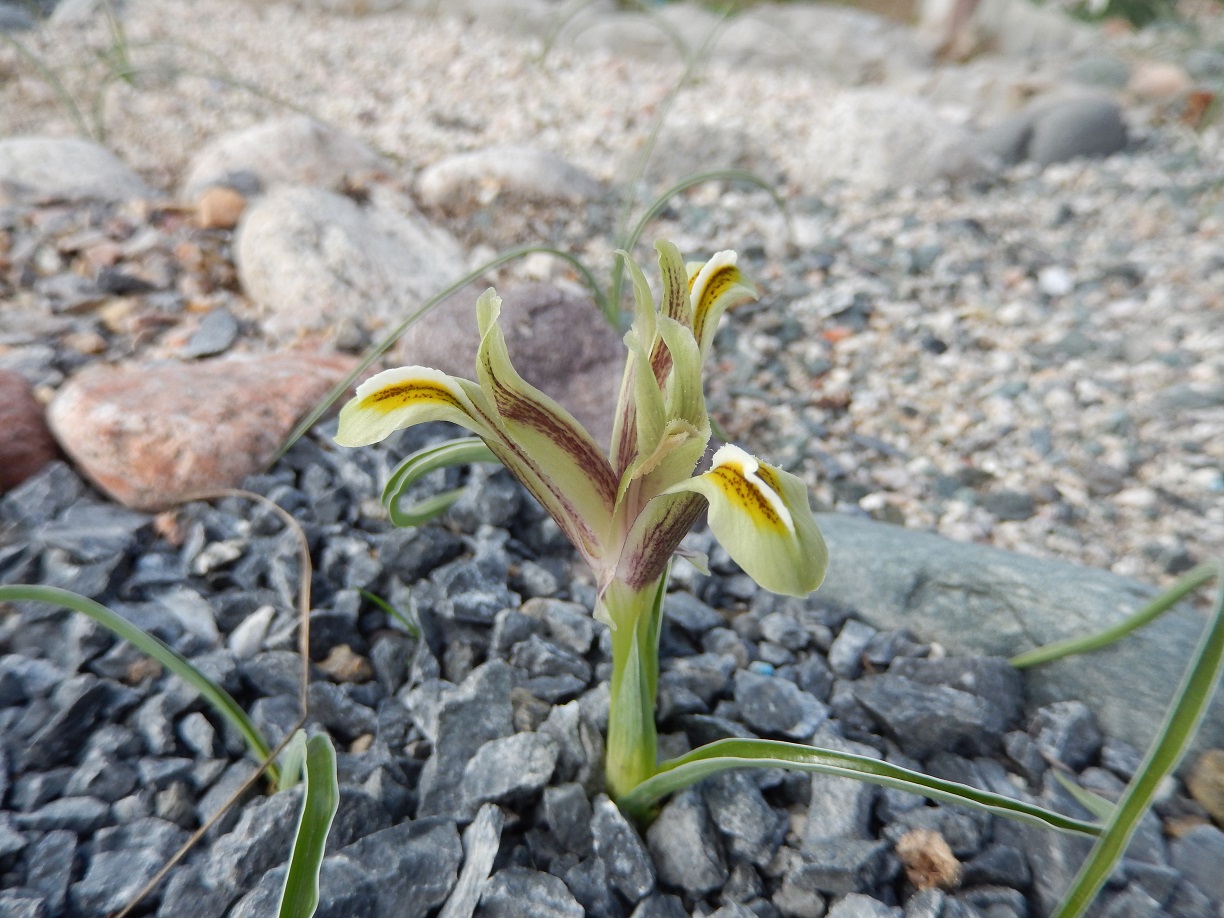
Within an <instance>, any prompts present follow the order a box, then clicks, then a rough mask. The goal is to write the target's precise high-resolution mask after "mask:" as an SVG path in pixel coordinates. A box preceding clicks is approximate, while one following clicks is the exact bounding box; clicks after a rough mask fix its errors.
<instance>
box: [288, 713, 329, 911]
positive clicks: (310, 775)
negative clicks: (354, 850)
mask: <svg viewBox="0 0 1224 918" xmlns="http://www.w3.org/2000/svg"><path fill="white" fill-rule="evenodd" d="M299 733H300V731H299ZM339 805H340V782H339V779H338V778H337V776H336V750H335V747H333V746H332V741H331V737H329V736H328V735H327V734H326V733H319V734H316V735H315V736H312V737H311V738H310V739H308V740H306V767H305V768H304V769H303V771H302V811H301V814H300V815H299V816H298V826H297V833H296V834H295V835H294V837H293V851H292V853H291V854H290V855H289V870H288V872H286V874H285V888H284V890H282V892H281V903H280V911H279V913H278V914H279V915H280V918H311V916H312V915H313V914H314V913H315V909H316V908H318V907H319V870H320V868H321V867H322V866H323V854H324V852H325V850H326V848H327V833H328V832H329V831H330V830H331V824H332V819H333V818H334V817H335V815H336V809H337V808H338V807H339Z"/></svg>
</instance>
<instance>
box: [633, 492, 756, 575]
mask: <svg viewBox="0 0 1224 918" xmlns="http://www.w3.org/2000/svg"><path fill="white" fill-rule="evenodd" d="M693 480H696V479H693ZM677 490H678V489H672V491H673V492H675V491H677ZM703 509H704V505H703V501H702V500H701V498H700V497H699V496H698V495H696V494H680V493H666V492H665V493H663V494H660V495H658V496H657V497H655V498H654V499H653V500H652V501H650V502H649V503H648V504H646V506H645V507H644V508H643V509H642V512H641V513H639V514H638V516H637V519H635V520H634V522H633V527H632V528H631V529H630V530H629V535H628V536H627V537H626V539H625V547H624V549H623V550H622V552H621V556H620V561H619V562H618V564H617V568H616V580H618V581H619V582H621V583H625V584H628V585H629V587H630V588H632V589H635V590H640V589H642V588H643V587H645V586H646V585H647V584H650V583H652V582H654V581H655V580H657V579H658V578H659V577H661V576H662V575H663V571H664V570H665V569H666V568H667V564H668V562H669V561H671V557H672V555H673V554H674V553H675V551H676V549H677V548H678V547H679V546H680V540H681V539H683V538H684V537H685V536H686V535H688V532H689V530H690V529H692V528H693V523H695V522H696V521H697V518H698V517H699V516H701V511H702V510H703ZM732 557H734V555H733V556H732Z"/></svg>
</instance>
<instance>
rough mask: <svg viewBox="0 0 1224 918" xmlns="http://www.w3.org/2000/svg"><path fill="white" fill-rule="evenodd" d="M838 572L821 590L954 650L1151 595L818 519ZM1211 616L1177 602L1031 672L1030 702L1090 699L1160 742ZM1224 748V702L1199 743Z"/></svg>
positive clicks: (1044, 637)
mask: <svg viewBox="0 0 1224 918" xmlns="http://www.w3.org/2000/svg"><path fill="white" fill-rule="evenodd" d="M818 522H819V524H820V529H821V532H822V533H823V534H824V537H825V540H826V542H827V543H828V546H829V572H828V576H827V577H826V578H825V582H824V584H823V585H822V586H821V588H820V590H819V592H817V593H816V594H814V597H815V598H816V599H818V600H821V601H823V602H830V603H837V604H841V605H845V606H847V607H850V608H853V609H855V610H856V611H857V614H858V615H859V616H860V617H861V618H863V619H865V620H866V621H868V622H870V623H871V624H872V625H875V626H876V627H877V628H881V629H885V628H902V627H904V628H909V629H910V630H912V631H913V632H914V633H915V634H917V635H918V636H920V637H921V638H922V639H924V640H933V641H938V642H939V643H941V644H943V645H944V646H945V647H947V648H948V650H950V651H953V652H959V653H976V654H986V655H990V656H1013V655H1015V654H1018V653H1021V652H1023V651H1026V650H1031V649H1032V648H1034V647H1036V646H1039V645H1044V644H1048V643H1051V642H1053V641H1059V640H1063V639H1065V638H1071V637H1078V636H1082V635H1086V634H1091V633H1094V632H1096V631H1100V630H1101V629H1103V628H1106V627H1109V626H1111V625H1114V624H1117V623H1118V622H1119V621H1121V620H1122V619H1123V618H1125V617H1126V616H1127V615H1129V614H1131V613H1132V612H1134V611H1135V610H1137V609H1138V608H1139V607H1140V606H1142V605H1143V604H1144V603H1145V602H1147V601H1148V600H1150V599H1151V597H1152V596H1153V595H1154V593H1155V590H1153V589H1152V588H1150V587H1147V586H1145V585H1143V584H1141V583H1138V582H1136V581H1134V580H1130V579H1129V578H1126V577H1120V576H1118V575H1116V574H1111V573H1108V572H1105V571H1098V570H1092V569H1090V568H1083V567H1077V566H1075V565H1072V564H1066V563H1063V562H1059V561H1047V560H1042V559H1038V558H1030V557H1027V556H1024V555H1018V554H1012V553H1010V552H1005V551H1000V550H998V549H994V548H988V547H985V546H981V545H972V544H965V543H960V542H954V541H951V540H949V539H944V538H941V537H939V536H936V535H931V534H929V533H921V532H914V531H912V530H907V529H904V528H902V527H899V526H891V525H888V524H885V523H876V522H872V521H869V520H862V519H855V518H853V517H848V516H843V515H838V514H819V515H818ZM1203 625H1204V620H1203V618H1202V616H1200V615H1197V614H1195V613H1194V612H1193V611H1192V610H1190V609H1185V608H1180V609H1176V610H1174V611H1172V612H1170V613H1168V614H1166V615H1165V616H1163V617H1162V618H1160V619H1159V620H1158V621H1156V622H1154V623H1152V624H1150V625H1148V626H1147V627H1145V628H1142V629H1140V630H1139V631H1137V632H1135V633H1133V634H1131V635H1128V636H1127V637H1126V638H1124V639H1123V640H1121V641H1119V642H1117V643H1116V644H1114V645H1112V646H1110V647H1108V648H1106V649H1104V650H1098V651H1096V652H1094V653H1090V654H1081V655H1079V656H1075V657H1068V658H1065V659H1063V660H1059V661H1057V662H1054V663H1050V664H1047V665H1044V666H1039V667H1034V668H1032V669H1029V670H1026V671H1025V682H1026V689H1027V701H1028V704H1029V705H1030V706H1032V707H1040V706H1042V705H1046V704H1049V703H1051V702H1054V701H1062V700H1080V701H1084V702H1086V703H1087V704H1088V705H1089V706H1090V707H1091V708H1092V709H1093V710H1094V711H1095V713H1096V715H1097V719H1098V722H1099V724H1100V726H1101V728H1102V730H1103V731H1104V732H1105V733H1106V734H1108V735H1110V736H1113V737H1116V738H1118V739H1122V740H1125V741H1127V742H1129V743H1133V744H1135V745H1136V746H1139V747H1141V748H1143V747H1146V746H1147V745H1148V743H1150V742H1151V740H1152V738H1153V736H1154V735H1155V733H1156V730H1157V728H1158V727H1159V725H1160V723H1161V720H1162V718H1163V717H1164V712H1165V708H1166V707H1167V705H1168V703H1169V699H1170V696H1171V695H1172V693H1173V691H1174V689H1175V688H1176V687H1177V685H1178V684H1179V683H1180V680H1181V677H1182V673H1183V671H1184V670H1185V668H1186V666H1187V663H1188V661H1189V659H1190V655H1191V653H1192V652H1193V651H1194V648H1195V647H1196V646H1197V643H1198V640H1199V637H1200V635H1201V633H1202V629H1203ZM1221 744H1224V703H1222V702H1221V701H1220V699H1219V698H1217V699H1216V701H1215V703H1214V704H1213V705H1212V706H1211V708H1210V709H1209V710H1208V713H1207V717H1206V719H1205V720H1204V722H1203V725H1202V726H1201V727H1200V729H1199V735H1198V737H1197V739H1196V744H1195V746H1196V748H1198V749H1204V748H1209V747H1212V746H1220V745H1221Z"/></svg>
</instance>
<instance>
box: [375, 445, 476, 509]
mask: <svg viewBox="0 0 1224 918" xmlns="http://www.w3.org/2000/svg"><path fill="white" fill-rule="evenodd" d="M497 461H498V459H497V457H496V456H495V455H493V451H492V450H490V449H489V447H488V446H486V445H485V442H484V441H483V440H481V439H480V438H479V437H459V438H457V439H454V440H445V441H443V442H442V443H435V444H434V445H432V446H427V447H425V448H424V449H419V450H417V451H416V452H415V453H413V454H412V455H411V456H409V457H408V458H407V459H405V460H404V461H403V462H401V463H400V464H399V465H397V466H396V467H395V470H394V471H393V472H392V473H391V477H390V479H388V481H387V485H386V487H384V488H383V493H382V502H383V505H384V506H385V507H386V508H387V512H388V513H389V514H390V515H391V522H393V523H394V524H395V525H396V526H401V527H404V528H408V527H410V526H420V525H421V524H422V523H427V522H429V521H430V520H431V519H433V518H434V517H436V516H438V515H439V514H441V513H443V512H444V511H445V510H446V508H447V507H449V506H450V505H451V504H453V503H454V502H455V501H456V500H458V498H459V495H460V494H462V493H463V489H462V488H456V489H454V490H451V491H444V492H443V493H441V494H437V495H435V496H433V497H430V498H428V499H426V500H423V501H420V502H418V503H415V504H412V505H410V506H409V507H408V508H407V509H403V507H402V505H401V499H402V498H403V497H404V496H405V493H406V492H407V491H408V489H409V488H411V487H412V486H413V485H414V484H416V482H418V481H420V480H421V479H422V478H423V477H424V476H426V475H428V474H429V473H430V472H435V471H437V470H438V469H445V468H450V467H451V466H453V465H470V464H472V463H473V462H497Z"/></svg>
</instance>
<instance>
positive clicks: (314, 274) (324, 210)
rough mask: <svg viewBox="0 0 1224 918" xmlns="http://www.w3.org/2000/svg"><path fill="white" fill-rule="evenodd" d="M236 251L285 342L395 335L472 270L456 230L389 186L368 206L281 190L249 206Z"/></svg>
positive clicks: (271, 326)
mask: <svg viewBox="0 0 1224 918" xmlns="http://www.w3.org/2000/svg"><path fill="white" fill-rule="evenodd" d="M234 254H235V258H236V261H237V264H238V274H239V277H240V279H241V281H242V285H243V287H244V289H245V290H246V292H247V294H248V295H249V296H250V297H251V299H252V300H254V301H255V303H256V304H258V306H259V307H260V309H261V311H262V316H261V317H260V318H261V319H262V322H263V327H264V330H265V331H266V332H267V333H268V334H269V335H270V336H272V337H273V338H278V339H282V340H290V339H293V338H296V337H297V336H298V335H301V334H302V333H309V332H316V333H317V332H334V331H335V330H336V329H337V328H338V327H341V328H342V327H344V326H346V325H348V324H351V325H355V326H356V327H357V328H358V329H360V330H362V331H363V332H366V333H376V332H377V331H380V330H388V329H390V328H392V327H394V326H395V325H397V324H399V322H400V321H402V320H403V319H404V318H406V317H407V316H408V315H409V314H410V313H411V312H412V310H413V309H415V308H417V307H418V306H420V305H421V304H423V303H424V302H425V301H426V300H428V299H429V298H430V297H431V296H433V295H434V294H436V293H438V292H439V291H440V290H442V289H443V288H445V287H446V286H447V285H448V284H450V283H452V282H453V281H455V280H457V279H458V278H459V277H461V276H462V275H463V273H464V269H465V265H464V261H463V254H462V252H461V251H460V248H459V244H458V243H457V242H456V241H455V240H454V238H453V237H451V235H450V234H449V233H447V232H446V231H445V230H442V229H440V228H438V227H436V226H433V225H432V224H430V223H429V222H427V221H426V220H425V219H424V218H422V217H421V216H420V215H419V214H418V213H417V212H416V211H415V209H414V208H413V207H412V204H411V202H409V201H407V200H406V199H404V198H402V197H400V196H397V195H395V194H394V193H393V192H391V191H390V190H388V189H383V188H376V189H375V190H374V192H373V194H372V195H371V197H370V200H369V202H368V203H367V204H366V205H362V204H359V203H357V202H356V201H354V200H352V199H351V198H348V197H345V196H343V195H338V194H333V193H332V192H329V191H323V190H320V189H317V188H304V187H295V186H290V187H282V188H277V189H274V190H272V191H271V192H270V193H269V194H268V195H266V196H265V197H262V198H260V199H258V200H257V201H256V202H255V203H254V204H252V205H251V206H250V207H249V208H248V209H247V212H246V214H245V216H244V218H243V220H242V223H241V224H240V225H239V228H238V235H237V239H236V242H235V249H234Z"/></svg>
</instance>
